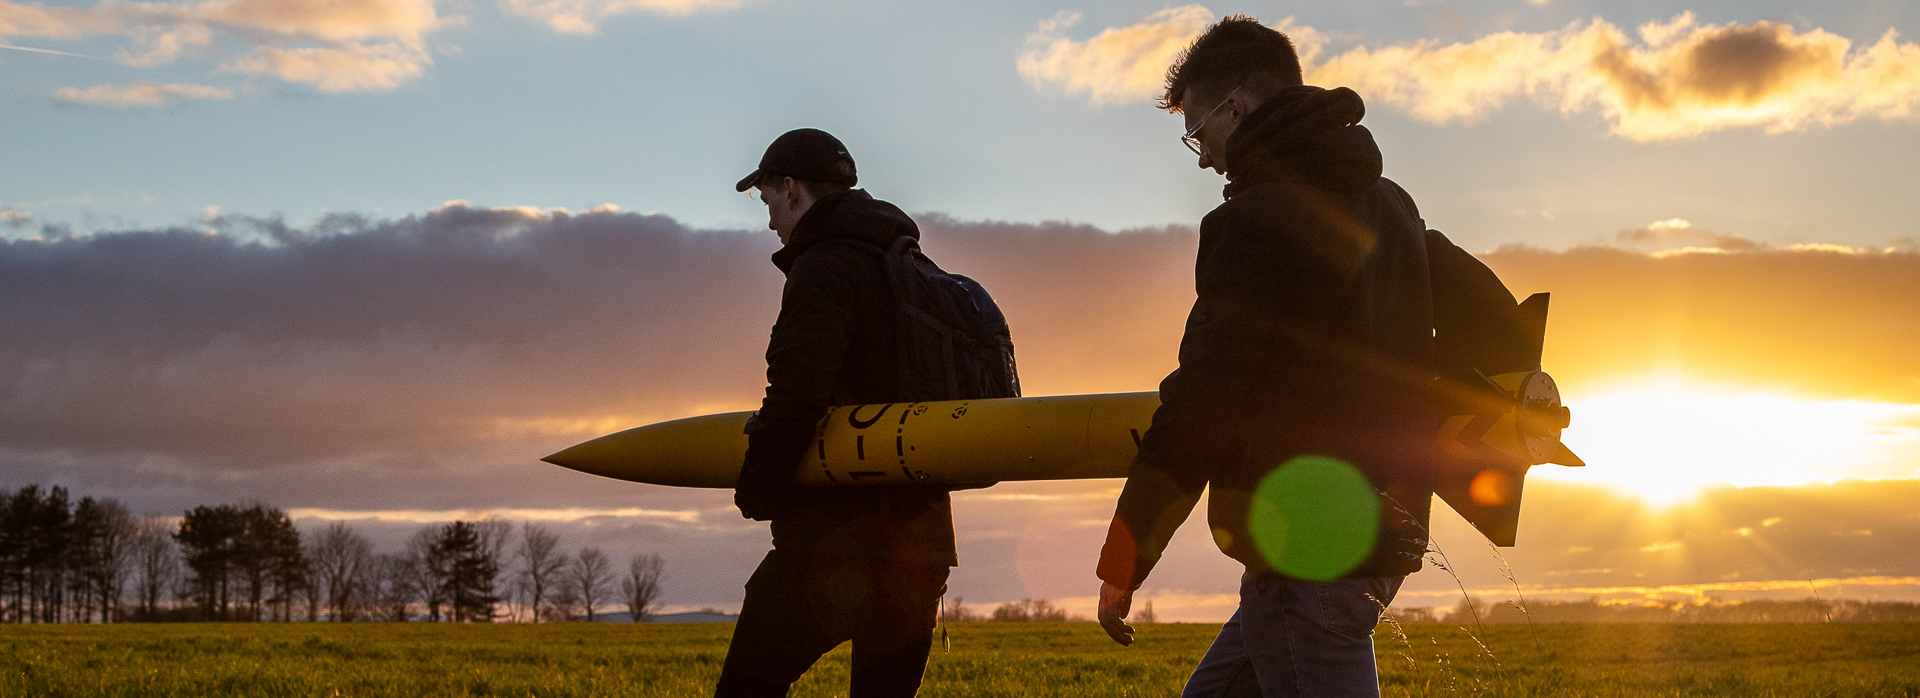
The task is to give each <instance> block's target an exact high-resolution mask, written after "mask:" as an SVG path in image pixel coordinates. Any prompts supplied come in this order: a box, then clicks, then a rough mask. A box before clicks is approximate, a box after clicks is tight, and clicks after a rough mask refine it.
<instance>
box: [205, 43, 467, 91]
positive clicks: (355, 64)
mask: <svg viewBox="0 0 1920 698" xmlns="http://www.w3.org/2000/svg"><path fill="white" fill-rule="evenodd" d="M432 63H433V59H432V58H431V57H429V56H428V55H427V52H426V51H425V50H423V49H421V48H420V47H418V46H409V45H406V44H402V43H388V44H372V45H367V44H347V45H344V46H336V47H307V48H291V49H288V48H276V47H272V46H262V47H260V48H257V49H254V52H253V53H252V54H250V55H247V56H245V57H242V58H240V59H239V60H236V61H234V62H232V63H229V64H227V65H224V66H221V67H220V72H238V73H252V74H257V75H272V76H274V77H277V78H280V79H282V80H285V81H287V82H304V83H311V84H312V85H313V86H314V87H315V88H317V89H319V90H320V92H321V93H322V94H333V93H338V92H386V91H389V90H392V89H394V88H397V87H399V86H400V85H402V84H405V83H406V82H407V81H408V80H411V79H413V78H416V77H419V76H420V74H421V73H422V72H424V71H425V69H426V66H428V65H430V64H432Z"/></svg>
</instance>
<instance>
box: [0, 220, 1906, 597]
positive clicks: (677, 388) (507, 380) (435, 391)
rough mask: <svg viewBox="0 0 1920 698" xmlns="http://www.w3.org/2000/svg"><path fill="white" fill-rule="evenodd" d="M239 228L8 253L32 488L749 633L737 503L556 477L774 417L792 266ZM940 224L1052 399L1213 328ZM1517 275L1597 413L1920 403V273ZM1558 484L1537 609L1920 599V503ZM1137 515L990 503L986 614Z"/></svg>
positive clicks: (935, 227)
mask: <svg viewBox="0 0 1920 698" xmlns="http://www.w3.org/2000/svg"><path fill="white" fill-rule="evenodd" d="M210 213H211V214H212V215H209V216H207V217H205V219H204V220H196V221H194V223H193V225H192V226H191V227H183V228H179V229H156V230H130V231H122V232H115V233H104V234H95V235H87V236H63V235H62V236H56V235H44V236H43V238H44V239H39V240H9V241H0V326H3V327H6V328H8V331H7V332H4V333H0V487H17V486H20V485H24V484H27V483H30V482H40V483H58V484H65V485H67V486H69V487H71V488H72V489H73V490H74V492H75V493H76V494H81V495H92V496H112V497H116V498H119V499H122V500H124V501H128V502H129V503H130V504H132V505H133V506H134V507H135V509H136V510H140V511H161V512H169V513H178V512H179V511H181V510H183V509H185V508H188V507H191V506H193V505H197V504H210V503H220V502H231V501H242V500H247V499H258V500H262V501H266V502H269V503H271V504H274V505H277V506H282V507H287V508H288V509H290V510H299V511H300V512H301V514H300V515H301V516H303V517H309V518H313V519H316V520H318V519H326V518H337V519H348V520H354V521H355V522H356V523H355V525H356V526H358V527H367V528H369V529H372V528H374V527H376V526H384V527H385V528H380V529H378V530H380V531H384V533H381V534H380V535H381V536H382V537H381V538H379V540H382V541H386V542H384V543H382V545H394V546H397V545H398V544H399V541H403V540H404V539H405V537H406V535H407V534H408V533H410V532H411V530H412V529H413V527H416V526H419V525H423V524H422V523H420V522H427V521H439V520H445V519H448V518H457V517H468V516H479V515H484V514H486V513H488V512H508V515H510V516H512V517H515V518H530V519H539V520H543V521H551V522H553V523H554V525H556V526H565V527H566V528H565V529H564V530H565V531H566V532H567V535H568V536H569V538H568V541H569V542H568V544H569V545H574V544H576V543H590V544H594V545H603V546H606V547H608V548H609V549H610V550H615V551H622V550H635V551H663V552H666V553H669V561H670V564H671V565H673V566H674V567H673V569H674V570H675V571H674V573H673V574H674V575H675V577H676V579H678V580H680V581H677V582H675V584H679V585H683V586H678V587H676V588H677V589H679V590H680V591H677V592H675V593H676V594H679V596H676V597H675V598H676V599H679V600H678V601H675V602H676V603H695V604H702V603H716V604H719V603H728V602H729V599H735V600H737V593H738V591H737V590H738V588H739V584H740V582H741V581H742V580H744V579H745V578H746V575H747V573H748V572H750V570H751V569H752V566H753V564H754V562H755V561H756V560H757V559H758V558H759V556H760V555H762V554H764V552H765V550H766V547H765V546H766V534H765V528H764V526H760V525H757V524H752V523H749V522H745V521H744V520H740V519H738V518H737V516H736V515H734V514H733V513H732V512H731V511H729V510H728V508H727V507H728V503H729V501H730V498H729V497H730V495H729V493H727V492H725V491H716V490H684V489H675V488H662V487H652V486H645V485H637V484H631V483H617V482H613V481H610V480H605V479H601V478H596V477H593V476H588V475H583V474H579V473H574V472H571V471H566V470H563V469H560V468H555V467H552V466H548V465H546V464H543V463H540V462H538V461H536V460H535V459H536V458H537V457H538V456H540V455H544V454H546V453H551V452H553V451H554V450H558V449H559V448H561V447H564V446H566V445H569V444H571V443H574V442H577V441H579V440H582V439H584V438H587V437H591V436H595V435H599V434H602V433H606V432H610V431H613V430H617V429H620V428H624V427H627V426H634V425H638V424H644V423H648V422H652V421H658V420H662V419H669V418H674V417H680V416H686V415H692V414H701V413H708V412H716V411H724V410H734V409H748V408H751V407H753V406H754V405H756V404H757V402H758V400H759V398H760V395H761V392H762V390H763V388H764V382H763V381H764V377H763V376H764V373H763V371H764V359H763V357H762V353H763V351H764V349H765V343H766V333H767V331H768V328H769V327H771V325H772V323H773V319H774V314H775V311H776V309H777V307H776V306H777V299H778V297H779V293H780V285H781V282H782V278H781V275H780V273H779V272H778V271H777V270H776V269H774V268H773V266H772V265H771V264H770V263H769V262H768V260H767V256H768V255H769V254H771V253H772V252H773V251H774V250H775V249H776V248H777V247H778V243H777V242H776V241H775V240H774V239H773V237H772V236H771V235H770V234H768V233H766V232H764V231H759V232H747V231H724V230H695V229H690V228H688V227H686V226H684V225H682V224H680V223H678V222H676V221H674V220H673V219H671V218H668V217H666V216H661V215H641V214H636V213H626V212H620V211H619V210H617V208H615V207H610V206H609V207H599V208H596V209H594V210H592V211H587V212H570V211H565V210H559V209H539V208H533V207H502V208H487V207H479V206H474V205H471V204H468V203H465V202H450V203H448V204H446V205H444V206H442V207H439V208H436V209H434V210H431V211H428V212H425V213H422V214H419V215H413V216H407V217H404V218H400V219H397V220H372V219H368V218H364V217H359V216H352V215H335V216H332V217H329V218H326V219H323V220H321V221H318V222H316V223H314V224H313V225H309V226H290V225H287V224H285V223H283V222H281V221H277V220H272V219H256V218H247V217H244V216H237V215H233V214H230V213H229V214H219V213H218V212H210ZM21 220H26V219H21ZM918 220H919V221H920V222H921V224H922V229H923V231H924V233H925V244H926V247H927V250H928V252H929V254H930V255H931V256H932V257H933V258H934V259H936V260H938V261H939V262H940V263H941V264H942V266H944V267H945V268H948V269H952V270H955V271H959V272H963V273H966V274H968V275H970V276H972V277H974V278H976V279H978V280H980V281H981V282H982V283H983V284H984V285H986V286H987V287H988V288H990V289H992V291H993V293H994V295H995V297H996V298H997V299H998V300H999V302H1000V304H1001V305H1002V307H1003V309H1004V310H1006V312H1007V313H1008V315H1009V318H1010V320H1011V323H1012V327H1013V336H1014V339H1015V341H1016V343H1017V345H1018V347H1019V354H1018V356H1019V359H1020V367H1021V369H1022V371H1021V373H1022V379H1023V383H1024V384H1025V385H1026V387H1027V389H1028V392H1029V394H1033V395H1047V394H1069V393H1085V392H1113V391H1123V390H1145V389H1151V388H1152V387H1153V386H1154V385H1155V384H1156V383H1157V382H1158V381H1159V379H1160V378H1162V377H1163V376H1164V375H1165V374H1166V373H1167V372H1168V371H1170V370H1171V369H1172V368H1173V367H1174V357H1175V353H1176V351H1177V349H1178V343H1179V340H1180V335H1181V331H1182V327H1183V325H1184V318H1185V315H1186V313H1187V311H1188V309H1189V308H1190V306H1191V303H1192V300H1193V295H1192V260H1193V254H1194V247H1195V245H1196V243H1197V240H1196V237H1195V234H1194V231H1192V230H1191V229H1187V228H1181V227H1171V228H1164V229H1144V230H1131V231H1119V232H1108V231H1103V230H1099V229H1096V228H1092V227H1087V226H1074V225H1068V224H1062V223H1047V224H1039V225H1025V224H1011V223H994V222H965V221H957V220H953V219H951V218H947V217H944V216H939V215H931V214H929V215H921V216H918ZM1643 228H1644V232H1643V233H1638V234H1636V235H1643V236H1648V237H1651V238H1655V240H1654V242H1651V243H1648V244H1647V245H1645V246H1646V247H1649V248H1652V249H1657V248H1659V247H1660V246H1661V245H1666V244H1671V243H1675V242H1684V243H1691V242H1693V241H1692V240H1683V239H1681V238H1684V237H1685V236H1687V235H1699V234H1702V233H1701V230H1700V228H1701V226H1696V225H1693V224H1691V223H1686V224H1683V223H1682V222H1681V221H1677V220H1672V219H1669V220H1666V221H1660V222H1658V223H1657V224H1649V225H1647V226H1643ZM208 229H211V230H212V232H211V233H209V232H208ZM1627 237H1630V238H1631V237H1634V236H1633V235H1629V236H1627ZM1622 244H1623V245H1624V244H1626V241H1623V242H1622ZM1482 258H1483V259H1485V260H1486V261H1487V262H1488V263H1489V264H1490V265H1491V266H1492V267H1493V268H1494V269H1495V270H1496V271H1497V272H1499V273H1500V274H1501V276H1502V278H1503V279H1504V280H1505V281H1506V282H1507V283H1508V285H1509V286H1510V287H1512V288H1513V290H1514V291H1515V292H1516V293H1518V294H1521V295H1525V294H1527V293H1531V292H1534V291H1551V292H1553V294H1554V296H1553V313H1552V316H1551V320H1550V322H1549V331H1548V338H1547V368H1548V369H1549V370H1551V371H1553V372H1554V374H1555V376H1556V378H1558V379H1559V382H1560V384H1561V386H1562V388H1563V389H1564V390H1566V391H1567V392H1568V395H1569V396H1570V398H1573V399H1576V400H1577V399H1579V398H1580V397H1581V395H1582V394H1585V393H1586V392H1587V391H1590V390H1592V386H1596V385H1601V384H1604V383H1606V382H1607V381H1609V380H1616V379H1622V378H1632V377H1635V376H1641V375H1646V374H1649V373H1660V372H1680V373H1684V374H1686V375H1690V376H1698V377H1701V378H1702V379H1706V380H1717V381H1725V382H1729V383H1733V384H1736V385H1742V386H1749V387H1752V388H1754V389H1759V388H1763V387H1769V388H1783V389H1791V390H1798V391H1803V392H1806V393H1811V394H1817V395H1823V396H1829V397H1837V398H1842V399H1871V400H1881V401H1886V402H1896V403H1902V404H1909V405H1911V404H1920V370H1917V369H1916V368H1915V367H1914V365H1913V362H1912V360H1911V357H1913V356H1915V355H1920V330H1916V329H1915V328H1920V254H1915V253H1908V252H1897V251H1896V252H1892V253H1888V252H1885V251H1864V252H1863V251H1859V250H1853V251H1852V252H1851V253H1846V254H1842V253H1838V252H1833V251H1827V250H1824V249H1820V248H1818V247H1817V246H1806V247H1800V248H1791V247H1764V246H1763V247H1758V248H1755V249H1752V250H1749V251H1745V252H1740V253H1729V254H1718V255H1677V256H1667V257H1656V256H1653V255H1651V254H1649V253H1647V252H1646V251H1645V250H1641V249H1618V248H1583V249H1575V250H1568V251H1563V252H1555V251H1544V250H1533V249H1527V248H1509V249H1504V250H1500V251H1496V252H1492V253H1487V254H1483V255H1482ZM1579 415H1580V413H1579V412H1576V413H1575V417H1574V420H1575V421H1574V424H1575V426H1574V428H1575V429H1579V428H1580V427H1579V425H1580V424H1581V421H1580V419H1581V418H1580V416H1579ZM1912 426H1915V425H1911V424H1909V425H1906V427H1907V428H1911V427H1912ZM1593 467H1603V464H1596V465H1595V466H1593ZM1551 472H1552V471H1550V470H1536V471H1535V474H1536V476H1539V477H1536V478H1530V482H1529V487H1528V488H1527V500H1526V501H1527V508H1526V512H1527V513H1526V518H1525V520H1524V523H1523V526H1522V534H1521V535H1522V539H1521V543H1522V545H1521V547H1520V548H1518V549H1514V550H1508V551H1505V554H1506V555H1507V556H1508V558H1509V559H1510V560H1511V561H1512V563H1513V568H1514V570H1515V572H1516V574H1517V575H1518V576H1519V579H1520V582H1521V583H1522V584H1539V585H1543V586H1542V587H1541V588H1542V589H1544V588H1545V587H1552V588H1557V589H1574V588H1579V589H1587V588H1623V589H1624V588H1627V587H1647V588H1654V587H1660V586H1663V585H1688V584H1709V583H1716V582H1719V581H1720V580H1721V576H1723V575H1726V574H1728V573H1732V572H1739V573H1740V574H1741V575H1742V576H1741V577H1740V578H1739V580H1740V581H1742V582H1748V581H1765V580H1777V579H1806V578H1816V579H1826V578H1833V579H1850V578H1865V577H1872V576H1875V575H1885V576H1891V577H1905V576H1914V575H1920V568H1916V567H1914V565H1913V564H1911V555H1907V554H1906V553H1905V551H1906V550H1910V549H1911V547H1912V545H1913V542H1914V540H1915V538H1916V537H1917V536H1920V530H1916V529H1915V528H1914V526H1915V521H1914V520H1913V519H1912V517H1911V502H1912V501H1913V498H1914V497H1915V496H1920V493H1916V492H1915V491H1914V487H1920V485H1914V486H1909V485H1907V484H1903V483H1901V482H1899V481H1883V482H1874V483H1858V482H1855V483H1845V482H1843V483H1838V484H1834V485H1811V486H1807V487H1790V488H1749V489H1745V490H1724V491H1713V492H1710V493H1709V496H1708V500H1707V505H1709V506H1706V507H1704V508H1696V509H1691V510H1659V509H1651V508H1649V507H1647V506H1646V505H1644V504H1642V503H1640V502H1638V501H1636V500H1633V499H1630V498H1628V497H1625V496H1620V495H1614V494H1611V493H1608V492H1607V491H1604V490H1599V489H1596V488H1592V487H1586V486H1577V485H1571V484H1568V483H1565V482H1556V481H1554V480H1551V479H1549V476H1548V474H1549V473H1551ZM1115 486H1116V483H1115V482H1113V481H1087V482H1062V483H1026V484H1006V485H1000V486H996V487H995V488H993V489H990V490H983V491H977V492H966V493H961V494H960V495H958V496H956V498H955V508H956V512H957V513H958V519H959V523H960V526H961V532H960V533H961V538H962V543H961V545H962V550H961V554H962V556H963V563H964V564H963V565H962V567H961V568H959V569H958V570H956V571H955V577H954V582H953V583H954V588H955V589H956V592H955V593H960V594H963V595H965V596H967V597H968V598H970V599H975V600H976V602H980V601H987V600H1011V599H1017V598H1022V597H1035V598H1043V597H1044V598H1055V599H1060V598H1065V597H1070V596H1074V595H1076V594H1080V593H1084V591H1083V589H1084V584H1085V580H1086V579H1088V577H1087V576H1086V575H1087V571H1088V570H1090V569H1091V568H1092V565H1093V556H1094V555H1096V554H1097V551H1098V548H1099V539H1100V536H1101V535H1102V530H1101V528H1100V526H1098V525H1091V526H1084V525H1076V524H1078V523H1082V522H1096V524H1097V522H1098V521H1100V520H1103V519H1104V518H1106V517H1108V516H1110V515H1111V513H1112V499H1111V497H1112V492H1113V488H1114V487H1115ZM1194 516H1195V517H1196V518H1203V517H1204V512H1196V513H1195V515H1194ZM1902 517H1905V518H1902ZM689 519H692V520H691V521H689ZM1769 521H1771V522H1772V523H1771V524H1770V523H1768V522H1769ZM1435 527H1436V531H1437V534H1438V535H1440V536H1442V538H1441V540H1442V541H1443V542H1444V543H1445V544H1446V546H1447V548H1446V549H1447V550H1448V551H1449V552H1450V553H1453V554H1454V555H1455V556H1456V557H1455V558H1454V559H1453V562H1454V563H1455V566H1456V568H1458V569H1460V570H1462V571H1461V574H1462V576H1463V577H1464V578H1465V580H1464V581H1465V583H1466V584H1467V585H1468V586H1469V587H1470V588H1475V589H1491V588H1496V587H1499V586H1502V585H1503V584H1505V581H1504V579H1503V578H1502V577H1501V576H1500V567H1499V562H1498V561H1497V560H1496V559H1494V558H1493V557H1492V556H1491V555H1490V554H1488V553H1486V551H1485V548H1484V547H1481V546H1483V545H1484V542H1482V541H1480V540H1479V539H1477V538H1476V537H1475V536H1476V535H1477V534H1474V533H1473V532H1472V531H1471V530H1470V529H1468V528H1467V527H1466V524H1465V523H1463V522H1460V521H1459V520H1458V519H1457V518H1456V517H1453V516H1452V515H1451V514H1439V515H1436V521H1435ZM1741 529H1747V530H1748V532H1747V533H1745V534H1742V533H1740V532H1739V531H1740V530H1741ZM1863 530H1868V531H1873V534H1872V535H1870V536H1862V535H1856V534H1855V533H1854V532H1856V531H1863ZM1667 544H1675V545H1673V546H1672V547H1670V548H1667V549H1665V550H1660V549H1658V548H1656V550H1655V551H1651V552H1641V548H1645V547H1648V546H1660V545H1667ZM1475 550H1479V551H1480V552H1479V553H1475V552H1474V551H1475ZM1169 556H1170V557H1169V558H1168V560H1169V561H1168V563H1167V564H1165V565H1163V567H1162V570H1161V571H1160V572H1157V573H1156V575H1155V579H1154V580H1152V585H1153V588H1154V591H1152V592H1151V593H1152V594H1163V593H1166V594H1192V595H1196V596H1197V597H1206V596H1209V595H1213V594H1222V593H1231V592H1232V591H1233V588H1234V587H1233V580H1234V579H1235V578H1236V576H1235V575H1236V573H1235V572H1234V568H1235V564H1234V563H1233V562H1232V561H1231V560H1228V559H1227V558H1225V557H1224V556H1221V555H1220V554H1219V553H1218V552H1217V551H1215V550H1213V549H1212V546H1211V543H1210V542H1209V541H1208V540H1207V537H1206V533H1205V527H1204V526H1187V527H1184V528H1183V531H1182V533H1181V534H1180V535H1179V537H1177V539H1176V543H1175V548H1174V550H1173V551H1172V552H1170V553H1169ZM1595 570H1604V571H1601V572H1595ZM1849 570H1852V571H1849ZM1583 571H1584V572H1583ZM1576 572H1578V573H1577V574H1576ZM1641 573H1644V574H1645V576H1636V575H1639V574H1641ZM1854 583H1864V582H1849V584H1854ZM1410 585H1411V586H1410V587H1409V590H1410V591H1409V593H1412V592H1422V591H1426V592H1434V593H1440V591H1441V590H1443V589H1447V588H1449V587H1452V586H1453V582H1452V580H1451V579H1450V578H1448V577H1445V576H1444V575H1441V574H1440V573H1438V572H1431V573H1428V574H1423V575H1419V576H1417V577H1416V578H1415V579H1414V580H1413V581H1410ZM1529 588H1534V587H1529ZM1848 588H1852V587H1848ZM1529 593H1530V594H1531V593H1532V592H1529ZM1623 593H1624V592H1623ZM1823 593H1825V592H1824V591H1823ZM1409 598H1410V599H1415V598H1426V597H1413V596H1410V597H1409ZM1433 598H1443V597H1438V596H1436V597H1433ZM1195 603H1198V602H1195ZM1436 603H1442V602H1436ZM1196 609H1198V607H1197V606H1196ZM1192 612H1193V613H1195V614H1200V613H1202V611H1201V610H1194V611H1192ZM1193 619H1195V620H1199V619H1201V618H1199V617H1198V616H1197V615H1196V616H1194V617H1193ZM1214 620H1217V618H1215V619H1214Z"/></svg>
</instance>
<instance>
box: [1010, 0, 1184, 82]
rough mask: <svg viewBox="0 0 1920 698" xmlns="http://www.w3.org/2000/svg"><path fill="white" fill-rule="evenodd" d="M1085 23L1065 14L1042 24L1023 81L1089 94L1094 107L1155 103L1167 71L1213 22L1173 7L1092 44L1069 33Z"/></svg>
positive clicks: (1025, 60)
mask: <svg viewBox="0 0 1920 698" xmlns="http://www.w3.org/2000/svg"><path fill="white" fill-rule="evenodd" d="M1080 19H1081V15H1080V13H1078V12H1071V11H1062V12H1061V13H1060V14H1058V15H1055V16H1054V17H1053V18H1052V19H1049V20H1046V21H1043V22H1041V23H1040V26H1039V28H1038V29H1037V30H1036V31H1034V33H1033V34H1032V35H1030V36H1028V37H1027V48H1026V50H1025V51H1024V52H1022V53H1021V54H1020V59H1019V62H1018V63H1017V67H1018V68H1019V70H1020V76H1021V77H1023V78H1026V80H1027V82H1028V83H1031V84H1032V85H1033V86H1034V87H1035V88H1036V89H1041V88H1045V87H1048V86H1057V87H1058V88H1059V89H1060V90H1061V91H1063V92H1065V93H1066V94H1069V95H1077V94H1085V95H1087V98H1088V100H1089V101H1091V102H1092V103H1094V104H1124V103H1127V102H1134V101H1139V100H1142V99H1150V98H1152V97H1154V96H1156V95H1157V94H1159V92H1160V90H1161V88H1162V86H1163V85H1164V84H1165V82H1164V81H1165V79H1166V73H1167V66H1169V65H1171V64H1172V63H1173V59H1174V57H1175V56H1177V55H1179V53H1180V51H1181V50H1182V49H1185V48H1186V46H1187V43H1188V42H1190V41H1192V39H1193V37H1194V36H1195V35H1197V34H1199V33H1200V30H1201V29H1204V28H1206V26H1207V23H1208V22H1210V21H1212V20H1213V12H1212V11H1210V10H1208V9H1207V8H1206V7H1204V6H1201V5H1182V6H1180V7H1171V8H1167V9H1164V10H1161V11H1159V12H1155V13H1153V14H1152V15H1149V16H1148V17H1147V18H1146V19H1145V20H1142V21H1141V22H1139V23H1137V24H1133V25H1129V26H1125V27H1110V28H1108V29H1105V30H1102V31H1101V32H1100V33H1099V34H1096V35H1094V36H1093V38H1090V39H1087V40H1086V41H1075V40H1073V39H1070V38H1067V36H1066V35H1065V32H1066V30H1067V29H1069V28H1071V27H1072V26H1073V25H1074V24H1077V23H1078V22H1079V21H1080Z"/></svg>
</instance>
